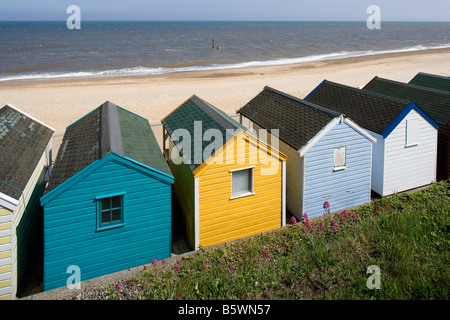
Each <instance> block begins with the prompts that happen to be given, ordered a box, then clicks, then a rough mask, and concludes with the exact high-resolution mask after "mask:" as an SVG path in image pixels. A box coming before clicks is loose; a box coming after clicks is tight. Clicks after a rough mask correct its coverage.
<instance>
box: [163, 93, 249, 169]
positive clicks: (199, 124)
mask: <svg viewBox="0 0 450 320" xmlns="http://www.w3.org/2000/svg"><path fill="white" fill-rule="evenodd" d="M161 122H162V123H163V125H164V127H165V129H166V130H167V132H168V134H169V135H170V136H172V135H173V134H174V132H175V130H180V129H184V130H186V131H187V132H188V133H189V134H190V137H191V148H190V150H191V154H190V160H191V161H188V156H187V155H186V154H184V155H183V157H184V160H185V162H186V163H187V164H188V165H189V168H190V169H191V170H192V171H194V170H195V169H196V168H197V167H198V166H200V165H201V164H202V163H203V162H204V160H205V159H203V150H205V148H206V147H207V146H208V145H210V144H211V143H212V142H211V141H204V139H203V137H204V134H205V132H206V131H208V130H210V129H216V130H219V131H220V133H221V134H222V137H223V138H224V139H223V141H221V143H220V145H221V146H222V145H224V144H225V143H226V142H227V141H228V140H230V139H231V138H232V137H234V135H235V134H236V133H237V132H238V131H240V130H247V129H246V128H245V127H244V126H242V125H241V124H240V123H239V122H237V121H236V120H234V119H233V118H231V117H230V116H228V115H227V114H226V113H224V112H223V111H221V110H219V109H217V108H216V107H214V106H212V105H211V104H209V103H208V102H206V101H204V100H202V99H200V98H199V97H197V96H195V95H193V96H192V97H191V98H190V99H188V100H187V101H186V102H184V103H183V104H182V105H181V106H179V107H178V108H177V109H175V110H174V111H173V112H172V113H170V114H169V115H168V116H167V117H166V118H164V119H163V120H162V121H161ZM227 130H228V131H227ZM231 130H232V131H231ZM179 132H180V133H181V132H182V131H179ZM227 132H228V133H227ZM200 133H201V136H200ZM230 133H233V134H230ZM196 134H197V136H199V137H200V139H201V142H202V145H201V148H197V149H196V145H195V141H194V140H195V139H194V137H196ZM181 142H182V141H180V143H181ZM180 149H181V148H180ZM215 151H216V150H215ZM200 152H201V154H200ZM196 156H197V157H196ZM199 159H201V160H200V161H196V160H199Z"/></svg>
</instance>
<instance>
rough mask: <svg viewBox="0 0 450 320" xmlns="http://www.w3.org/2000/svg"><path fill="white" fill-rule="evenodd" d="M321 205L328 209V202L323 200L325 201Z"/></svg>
mask: <svg viewBox="0 0 450 320" xmlns="http://www.w3.org/2000/svg"><path fill="white" fill-rule="evenodd" d="M323 207H324V208H325V209H328V208H329V207H330V203H329V202H328V201H325V202H324V203H323Z"/></svg>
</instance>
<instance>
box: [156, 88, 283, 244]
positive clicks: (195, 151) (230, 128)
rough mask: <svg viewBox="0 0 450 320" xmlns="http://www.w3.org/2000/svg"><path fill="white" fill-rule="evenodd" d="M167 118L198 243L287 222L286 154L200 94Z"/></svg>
mask: <svg viewBox="0 0 450 320" xmlns="http://www.w3.org/2000/svg"><path fill="white" fill-rule="evenodd" d="M161 122H162V124H163V139H164V142H163V148H164V155H165V157H166V160H167V161H168V163H169V167H170V168H171V171H172V174H173V176H174V177H175V183H174V191H175V195H176V198H177V199H178V202H179V204H180V207H181V211H182V214H183V217H184V219H185V223H186V233H187V237H188V238H189V242H190V245H191V247H192V248H194V249H198V248H199V247H200V246H201V247H208V246H212V245H215V244H219V243H223V242H226V241H231V240H235V239H239V238H243V237H246V236H250V235H254V234H258V233H261V232H265V231H269V230H273V229H276V228H279V227H281V226H283V225H284V224H285V220H286V217H285V215H286V212H285V207H286V205H285V202H286V201H285V199H286V197H285V192H286V187H285V181H286V179H285V172H286V169H285V168H286V159H287V157H286V156H285V155H284V154H282V153H280V152H279V151H278V150H277V149H276V148H273V147H272V146H271V145H268V144H267V143H265V142H263V141H262V140H261V139H258V138H257V137H256V134H254V133H252V132H250V131H248V130H247V129H246V128H245V127H244V126H242V125H241V124H239V122H237V121H235V120H234V119H233V118H231V117H230V116H228V115H227V114H226V113H224V112H222V111H221V110H219V109H217V108H215V107H214V106H212V105H211V104H209V103H208V102H206V101H204V100H203V99H201V98H199V97H197V96H195V95H193V96H191V97H190V98H189V99H188V100H186V101H185V102H184V103H182V104H181V105H180V106H179V107H178V108H176V109H175V110H173V111H172V112H171V113H170V114H169V115H167V116H166V117H165V118H164V119H162V120H161ZM275 140H276V139H272V141H275ZM272 145H273V142H272Z"/></svg>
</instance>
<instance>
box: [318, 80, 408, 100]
mask: <svg viewBox="0 0 450 320" xmlns="http://www.w3.org/2000/svg"><path fill="white" fill-rule="evenodd" d="M375 78H378V77H377V76H375V77H374V78H373V79H372V80H370V81H369V82H368V83H367V84H369V83H370V82H372V81H373V80H374V79H375ZM325 83H328V84H331V85H334V86H336V87H341V88H344V89H347V90H352V91H354V92H358V93H360V94H363V95H364V94H368V95H372V96H375V97H377V98H381V99H385V100H391V101H394V102H399V103H402V104H403V105H405V106H406V105H407V104H408V103H410V102H411V100H408V99H400V98H396V97H391V96H388V95H384V94H381V93H377V92H373V91H368V90H364V88H362V89H358V88H355V87H351V86H348V85H345V84H342V83H338V82H333V81H330V80H326V81H325ZM367 84H366V86H367ZM364 87H365V86H364Z"/></svg>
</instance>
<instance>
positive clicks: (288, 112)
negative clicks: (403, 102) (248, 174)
mask: <svg viewBox="0 0 450 320" xmlns="http://www.w3.org/2000/svg"><path fill="white" fill-rule="evenodd" d="M238 113H239V114H240V117H241V118H240V121H241V123H243V122H244V121H247V120H250V126H251V127H252V128H253V129H254V130H256V133H257V134H258V135H259V136H260V137H261V136H263V135H265V134H266V133H265V132H264V130H266V131H268V132H270V133H271V135H270V136H269V135H267V137H270V141H268V142H269V143H270V144H271V146H272V147H275V148H279V150H280V152H282V153H284V154H286V155H287V165H286V206H287V209H288V211H289V212H290V213H291V214H293V215H294V216H295V217H297V218H298V219H301V218H302V217H303V215H304V214H305V213H306V214H307V215H308V217H309V218H311V217H317V216H320V215H321V214H323V213H324V208H323V205H324V203H325V202H328V204H329V205H330V206H331V208H330V210H332V211H337V210H343V209H345V208H350V207H354V206H357V205H360V204H363V203H367V202H369V201H370V193H371V186H370V181H371V158H372V144H373V143H374V142H376V139H375V138H374V137H373V136H372V135H371V134H369V133H368V132H367V131H365V130H364V129H362V128H361V127H359V126H358V125H357V124H356V123H355V122H353V121H352V120H351V119H349V118H347V117H345V116H344V115H343V114H340V113H338V112H334V111H330V110H328V109H326V108H323V107H320V106H318V105H315V104H313V103H310V102H307V101H304V100H301V99H299V98H296V97H293V96H291V95H288V94H286V93H283V92H280V91H278V90H275V89H273V88H270V87H265V88H264V90H263V91H262V92H260V93H259V94H258V95H257V96H256V97H255V98H253V99H252V100H251V101H249V102H248V103H247V104H246V105H245V106H243V107H242V108H241V109H240V110H238ZM262 129H263V131H262V132H261V130H262ZM274 136H276V137H278V138H279V139H275V140H279V141H277V142H276V144H275V140H274V139H273V137H274ZM278 145H279V146H278Z"/></svg>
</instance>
